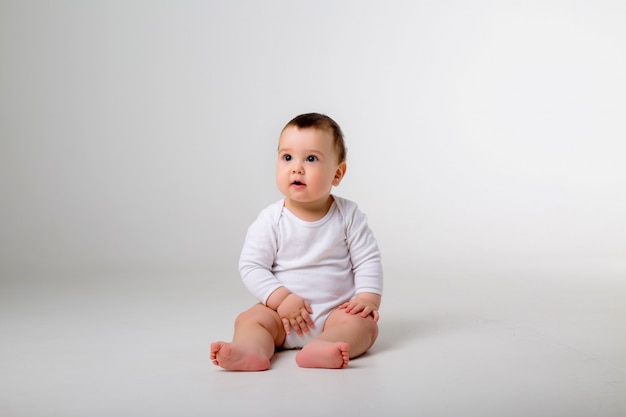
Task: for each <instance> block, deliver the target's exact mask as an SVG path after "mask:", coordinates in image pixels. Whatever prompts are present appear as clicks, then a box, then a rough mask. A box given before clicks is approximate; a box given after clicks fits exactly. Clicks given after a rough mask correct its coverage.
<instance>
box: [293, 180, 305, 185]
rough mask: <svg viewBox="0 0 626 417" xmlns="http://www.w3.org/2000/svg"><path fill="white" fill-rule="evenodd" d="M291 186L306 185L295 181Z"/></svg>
mask: <svg viewBox="0 0 626 417" xmlns="http://www.w3.org/2000/svg"><path fill="white" fill-rule="evenodd" d="M291 185H305V184H304V183H303V182H300V181H294V182H292V183H291Z"/></svg>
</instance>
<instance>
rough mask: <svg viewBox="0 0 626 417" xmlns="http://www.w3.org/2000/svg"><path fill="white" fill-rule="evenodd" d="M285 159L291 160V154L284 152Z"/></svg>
mask: <svg viewBox="0 0 626 417" xmlns="http://www.w3.org/2000/svg"><path fill="white" fill-rule="evenodd" d="M283 161H291V155H289V154H288V153H287V154H284V155H283Z"/></svg>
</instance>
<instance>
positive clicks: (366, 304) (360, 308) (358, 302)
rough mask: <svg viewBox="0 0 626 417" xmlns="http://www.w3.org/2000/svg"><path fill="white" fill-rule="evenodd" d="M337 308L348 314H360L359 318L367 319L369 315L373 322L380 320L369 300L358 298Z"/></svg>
mask: <svg viewBox="0 0 626 417" xmlns="http://www.w3.org/2000/svg"><path fill="white" fill-rule="evenodd" d="M339 308H340V309H343V310H345V312H346V313H348V314H359V313H360V314H361V317H367V316H369V315H370V314H371V315H372V318H373V319H374V321H375V322H377V321H378V319H379V318H380V316H379V315H378V309H377V308H376V304H374V303H372V302H371V301H369V300H364V299H359V298H358V297H357V298H354V299H352V300H350V301H346V302H345V303H343V304H342V305H340V306H339Z"/></svg>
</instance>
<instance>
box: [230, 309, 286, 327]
mask: <svg viewBox="0 0 626 417" xmlns="http://www.w3.org/2000/svg"><path fill="white" fill-rule="evenodd" d="M274 316H276V317H274ZM277 317H278V316H277V314H276V312H275V311H273V310H271V309H270V308H268V307H266V306H264V305H262V304H257V305H255V306H254V307H252V308H250V309H248V310H246V311H243V312H241V313H239V315H238V316H237V318H236V319H235V326H241V325H245V324H251V323H252V324H261V325H263V326H264V327H268V326H273V325H275V324H276V321H277V320H278V321H280V320H279V319H277Z"/></svg>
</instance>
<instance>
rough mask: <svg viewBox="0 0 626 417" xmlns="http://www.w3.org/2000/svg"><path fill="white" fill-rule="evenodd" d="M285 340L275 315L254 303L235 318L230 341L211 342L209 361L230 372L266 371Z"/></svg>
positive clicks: (266, 308) (279, 322)
mask: <svg viewBox="0 0 626 417" xmlns="http://www.w3.org/2000/svg"><path fill="white" fill-rule="evenodd" d="M284 339H285V331H284V329H283V326H282V323H281V321H280V319H279V317H278V314H277V313H276V312H275V311H274V310H272V309H270V308H268V307H266V306H264V305H262V304H257V305H255V306H253V307H252V308H250V309H249V310H246V311H244V312H243V313H241V314H240V315H239V316H238V317H237V320H235V334H234V336H233V341H232V342H231V343H228V342H215V343H211V360H212V361H213V363H214V364H215V365H218V366H221V367H222V368H224V369H227V370H229V371H265V370H267V369H269V367H270V359H271V358H272V356H274V351H275V348H276V346H278V345H281V344H282V343H283V340H284Z"/></svg>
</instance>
